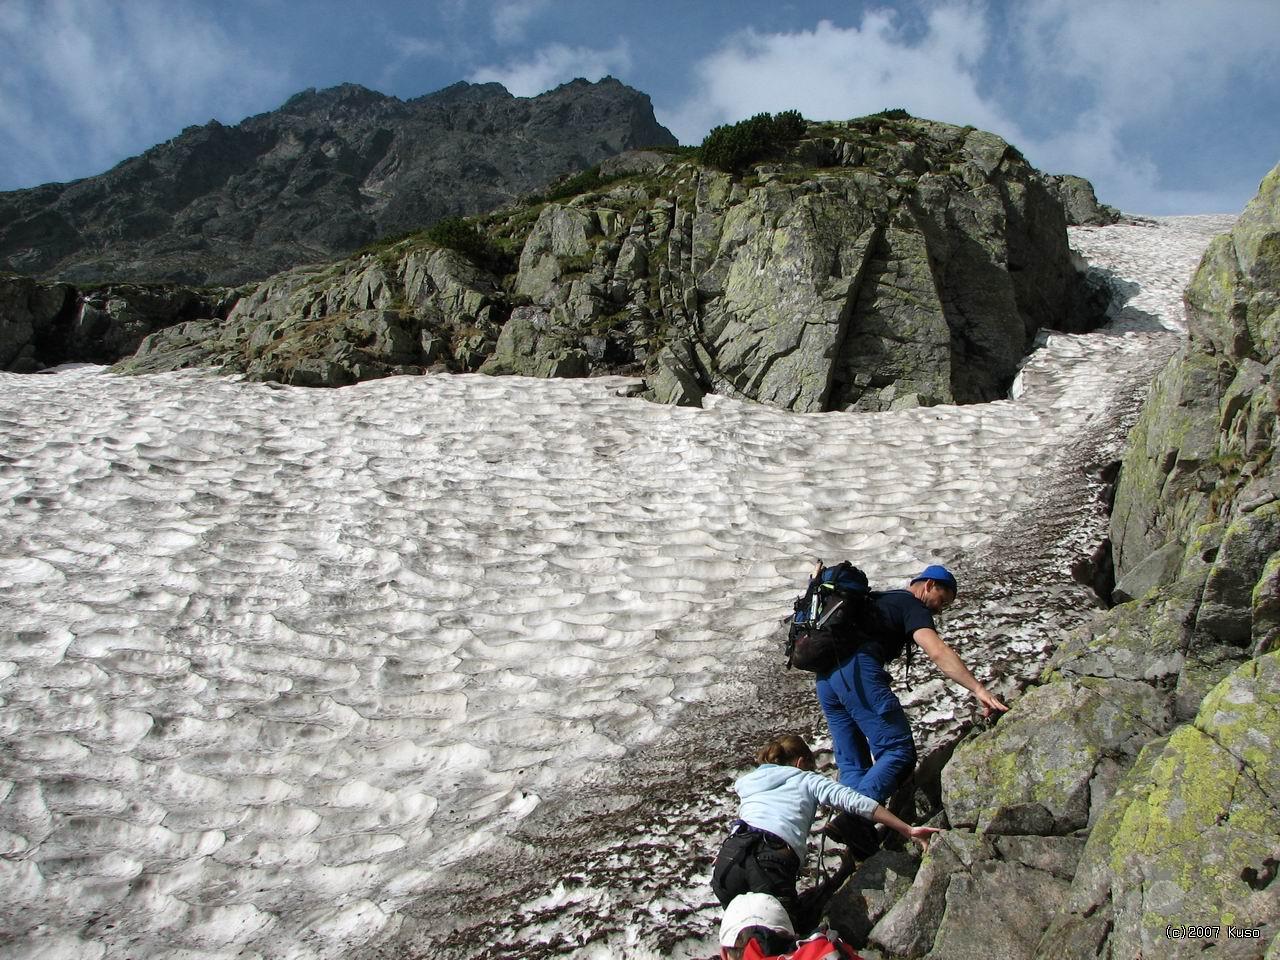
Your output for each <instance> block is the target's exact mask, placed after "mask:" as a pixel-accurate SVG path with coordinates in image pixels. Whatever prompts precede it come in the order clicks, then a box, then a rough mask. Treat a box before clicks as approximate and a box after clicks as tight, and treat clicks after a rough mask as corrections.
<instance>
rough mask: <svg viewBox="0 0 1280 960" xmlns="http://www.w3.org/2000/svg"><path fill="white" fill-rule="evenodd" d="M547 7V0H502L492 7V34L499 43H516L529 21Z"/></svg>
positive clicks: (521, 38) (522, 35) (521, 37)
mask: <svg viewBox="0 0 1280 960" xmlns="http://www.w3.org/2000/svg"><path fill="white" fill-rule="evenodd" d="M546 7H547V0H503V2H500V3H498V4H497V5H495V6H494V8H493V35H494V38H495V39H497V41H498V42H499V43H518V42H519V41H521V40H523V39H524V37H525V30H526V28H527V27H528V25H529V22H530V21H531V20H533V19H534V18H535V17H537V16H538V14H540V13H541V12H542V11H543V10H545V9H546Z"/></svg>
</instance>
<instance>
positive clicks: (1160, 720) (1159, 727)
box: [942, 677, 1172, 836]
mask: <svg viewBox="0 0 1280 960" xmlns="http://www.w3.org/2000/svg"><path fill="white" fill-rule="evenodd" d="M1171 720H1172V716H1171V711H1170V705H1169V702H1168V698H1167V697H1166V696H1164V695H1162V694H1161V693H1159V692H1158V691H1157V690H1156V689H1155V688H1154V687H1153V686H1151V685H1150V684H1147V683H1143V682H1142V681H1140V680H1128V679H1123V678H1119V677H1111V678H1106V679H1104V678H1099V677H1070V678H1065V677H1064V678H1062V679H1059V680H1056V681H1055V682H1052V683H1048V684H1045V685H1043V686H1039V687H1035V688H1033V689H1032V690H1030V691H1029V692H1028V693H1026V694H1025V695H1024V696H1023V697H1022V698H1021V699H1020V700H1019V701H1018V709H1017V710H1016V711H1014V712H1013V713H1011V714H1009V715H1008V716H1006V717H1004V718H1003V719H1002V720H1001V722H1000V723H999V724H997V725H996V727H995V728H994V729H993V730H991V731H990V732H988V733H986V734H984V735H982V736H980V737H978V738H976V739H974V740H971V741H969V742H967V743H965V744H963V745H962V746H961V747H960V749H958V750H957V751H956V754H955V756H954V757H953V758H952V760H951V762H950V763H949V764H948V765H947V767H946V769H945V770H944V771H943V775H942V790H943V804H944V806H945V808H946V811H947V819H948V820H949V821H950V823H951V825H952V826H953V827H965V828H969V829H977V830H979V831H981V832H983V833H985V834H987V835H994V834H1033V835H1045V836H1048V835H1055V834H1069V833H1073V832H1075V831H1077V830H1082V829H1084V828H1086V827H1087V826H1088V825H1089V823H1090V821H1091V811H1096V809H1097V808H1098V807H1099V806H1100V804H1101V801H1102V800H1104V799H1105V798H1106V797H1108V796H1109V795H1110V791H1111V789H1112V788H1114V784H1115V780H1116V778H1117V775H1118V772H1119V771H1120V770H1121V769H1123V768H1124V767H1127V766H1128V764H1130V763H1132V762H1133V759H1134V758H1135V757H1136V756H1137V755H1138V752H1139V751H1140V750H1141V748H1142V747H1143V746H1144V745H1145V744H1146V743H1147V742H1148V741H1149V740H1150V739H1151V738H1152V737H1153V736H1157V735H1159V734H1161V733H1163V732H1164V731H1165V730H1167V729H1168V727H1169V725H1170V722H1171Z"/></svg>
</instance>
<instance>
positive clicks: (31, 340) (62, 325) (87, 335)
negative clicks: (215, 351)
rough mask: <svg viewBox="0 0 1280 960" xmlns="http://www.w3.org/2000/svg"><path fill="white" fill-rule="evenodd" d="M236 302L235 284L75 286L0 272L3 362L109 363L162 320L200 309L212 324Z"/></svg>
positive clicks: (25, 369) (35, 366)
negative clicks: (215, 287)
mask: <svg viewBox="0 0 1280 960" xmlns="http://www.w3.org/2000/svg"><path fill="white" fill-rule="evenodd" d="M232 302H234V294H233V293H232V292H231V291H217V290H208V289H206V290H197V289H194V288H190V287H181V286H174V285H170V284H109V285H107V286H103V287H96V288H92V289H87V290H77V289H76V288H75V287H73V286H71V285H70V284H66V283H48V282H43V281H39V280H35V279H32V278H31V277H16V276H10V277H0V369H4V370H12V371H14V372H17V373H31V372H34V371H36V370H40V369H43V368H45V367H52V366H56V365H57V364H60V363H70V362H82V363H111V362H113V361H114V360H117V359H118V358H120V357H121V356H126V355H128V354H130V353H132V352H134V351H135V350H137V349H138V347H139V345H140V344H141V343H142V341H143V339H144V338H145V337H147V336H148V335H149V334H151V333H154V332H155V331H157V330H160V329H162V328H167V327H171V326H173V325H174V324H175V323H178V324H181V323H183V322H185V321H188V320H194V319H195V318H197V317H203V318H206V319H207V320H208V321H209V323H211V324H212V323H213V322H214V321H215V319H216V318H219V317H225V316H226V314H227V311H228V310H229V309H230V306H231V303H232ZM209 329H213V327H212V326H211V327H209Z"/></svg>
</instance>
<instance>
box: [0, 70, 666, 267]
mask: <svg viewBox="0 0 1280 960" xmlns="http://www.w3.org/2000/svg"><path fill="white" fill-rule="evenodd" d="M675 145H676V140H675V137H673V136H672V135H671V133H670V132H669V131H667V130H666V129H665V128H664V127H662V126H661V125H659V124H658V123H657V121H656V120H655V119H654V116H653V107H652V105H651V104H650V102H649V98H648V97H647V96H645V95H644V94H642V93H640V92H638V91H636V90H633V89H631V88H630V87H627V86H624V85H623V84H621V83H619V82H618V81H616V80H614V79H612V78H606V79H604V80H601V81H599V82H598V83H588V82H587V81H585V80H575V81H573V82H572V83H567V84H564V85H563V86H561V87H558V88H556V89H555V90H552V91H549V92H547V93H544V94H541V95H540V96H537V97H532V98H523V97H513V96H512V95H511V94H509V93H508V92H507V91H506V90H505V89H503V87H501V86H500V85H499V84H496V83H489V84H480V85H473V84H467V83H459V84H455V85H453V86H451V87H448V88H446V89H444V90H440V91H438V92H436V93H433V94H429V95H427V96H424V97H419V98H416V99H413V100H407V101H401V100H399V99H397V98H395V97H388V96H384V95H383V94H380V93H376V92H374V91H372V90H366V89H364V88H363V87H359V86H356V85H353V84H345V85H343V86H340V87H334V88H332V89H328V90H321V91H315V90H309V91H307V92H305V93H300V94H298V95H297V96H295V97H293V98H291V99H290V100H289V101H288V102H287V103H285V104H284V105H283V106H282V107H280V108H279V109H278V110H274V111H272V112H270V113H264V114H261V115H259V116H255V117H250V118H248V119H247V120H244V121H243V122H242V123H239V124H236V125H235V126H224V125H223V124H220V123H218V122H217V121H211V122H209V123H208V124H206V125H205V126H202V127H190V128H188V129H186V130H184V131H183V132H182V133H181V134H180V135H178V136H177V137H175V138H173V139H172V140H170V141H168V142H167V143H163V144H160V145H159V146H156V147H153V148H152V149H150V150H148V151H147V152H146V153H144V154H142V155H141V156H139V157H134V158H132V159H130V160H126V161H124V162H123V163H121V164H120V165H119V166H117V167H115V168H114V169H112V170H110V171H108V172H107V173H104V174H101V175H99V176H95V177H89V178H87V179H84V180H78V181H75V182H74V183H67V184H46V185H44V186H40V187H35V188H33V189H29V190H16V191H11V192H7V193H3V194H0V268H3V269H9V270H14V271H17V272H20V273H23V274H30V275H39V276H43V277H51V278H56V279H59V280H65V281H69V282H73V283H95V284H97V283H102V282H104V281H122V280H130V281H159V280H172V281H176V282H179V283H190V284H237V283H242V282H245V281H248V280H255V279H261V278H263V277H266V276H268V275H270V274H273V273H276V272H278V271H281V270H285V269H288V268H291V267H294V266H296V265H298V264H301V263H314V262H317V261H323V260H330V259H333V258H335V257H340V256H345V255H347V254H349V253H351V252H352V251H353V250H355V249H357V248H358V247H360V246H361V245H363V244H367V243H370V242H371V241H374V240H377V239H378V238H379V237H385V236H389V235H392V234H396V233H404V232H407V231H411V230H419V229H422V228H423V227H425V226H427V225H429V224H431V223H434V222H435V221H437V220H439V219H441V218H442V217H447V216H456V215H465V214H474V213H479V212H482V211H485V210H490V209H493V208H494V207H497V206H500V205H502V204H506V203H510V202H512V201H514V200H515V199H516V198H518V197H520V196H522V195H524V194H528V193H531V192H533V191H534V190H536V189H539V188H541V187H542V186H543V185H544V184H546V183H547V182H549V181H550V180H552V179H554V178H555V177H557V176H559V175H561V174H564V173H568V172H573V171H578V170H581V169H583V168H585V167H589V166H591V165H592V164H594V163H599V162H600V161H601V160H603V159H605V158H607V157H610V156H613V155H614V154H617V153H620V152H622V151H624V150H628V149H631V148H635V147H645V146H675Z"/></svg>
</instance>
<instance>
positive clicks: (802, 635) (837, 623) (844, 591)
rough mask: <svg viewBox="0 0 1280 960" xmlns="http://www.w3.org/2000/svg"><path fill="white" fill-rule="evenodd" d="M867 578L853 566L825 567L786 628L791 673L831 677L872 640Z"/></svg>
mask: <svg viewBox="0 0 1280 960" xmlns="http://www.w3.org/2000/svg"><path fill="white" fill-rule="evenodd" d="M871 601H872V594H871V587H870V586H869V585H868V583H867V575H866V574H865V573H863V572H862V571H861V570H859V569H858V568H857V567H855V566H854V565H853V564H851V563H850V562H849V561H848V560H843V561H841V562H840V563H837V564H836V565H835V566H834V567H825V566H823V565H822V563H821V561H819V563H818V569H817V570H816V571H815V572H814V574H813V576H812V577H810V578H809V586H808V589H806V590H805V592H804V594H803V595H802V596H799V597H796V602H795V612H794V613H792V615H791V619H790V623H789V624H788V627H787V646H786V655H787V667H788V668H790V667H795V668H797V669H799V670H808V671H810V672H812V673H827V672H829V671H830V670H832V669H833V668H834V667H835V666H836V665H837V664H838V663H839V662H840V660H841V658H842V657H844V656H847V655H848V654H850V653H852V652H854V651H855V650H856V649H857V648H858V645H859V644H860V643H861V642H863V641H864V640H866V639H868V637H867V627H868V623H869V621H870V620H871V617H872V615H873V611H874V606H873V605H872V602H871Z"/></svg>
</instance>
